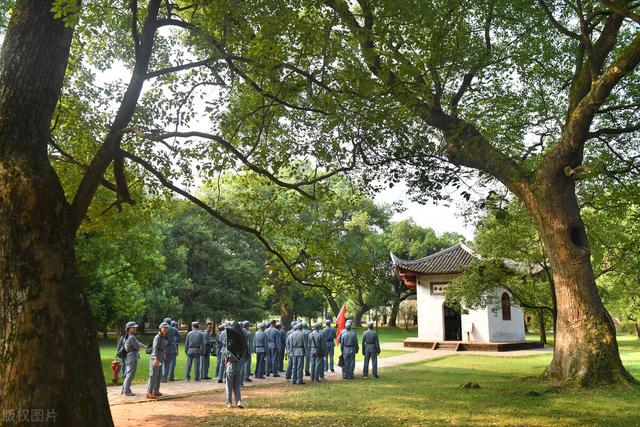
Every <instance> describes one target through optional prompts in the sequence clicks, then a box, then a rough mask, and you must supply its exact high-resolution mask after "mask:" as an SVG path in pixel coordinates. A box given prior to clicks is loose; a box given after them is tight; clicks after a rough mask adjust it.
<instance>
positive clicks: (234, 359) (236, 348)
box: [224, 322, 247, 408]
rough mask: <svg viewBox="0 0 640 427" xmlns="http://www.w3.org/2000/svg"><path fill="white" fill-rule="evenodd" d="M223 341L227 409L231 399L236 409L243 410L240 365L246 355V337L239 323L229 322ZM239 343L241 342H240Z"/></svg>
mask: <svg viewBox="0 0 640 427" xmlns="http://www.w3.org/2000/svg"><path fill="white" fill-rule="evenodd" d="M226 331H227V333H226V335H225V339H224V366H225V380H226V383H227V384H226V397H227V408H231V407H232V406H233V399H232V398H233V397H235V400H236V406H237V407H238V408H244V405H243V403H242V396H241V390H240V384H241V383H242V379H243V378H242V375H243V372H242V365H243V363H244V359H245V357H246V355H247V347H246V336H245V334H244V330H243V328H242V326H241V325H240V324H239V323H236V322H231V324H230V325H229V326H228V327H227V328H226ZM240 341H241V342H240Z"/></svg>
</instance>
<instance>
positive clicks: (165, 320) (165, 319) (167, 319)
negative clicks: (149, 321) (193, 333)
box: [163, 317, 171, 325]
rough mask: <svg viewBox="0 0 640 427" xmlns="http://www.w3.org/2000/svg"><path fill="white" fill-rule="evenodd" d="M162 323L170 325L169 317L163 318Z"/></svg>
mask: <svg viewBox="0 0 640 427" xmlns="http://www.w3.org/2000/svg"><path fill="white" fill-rule="evenodd" d="M163 322H164V323H168V324H169V325H170V324H171V317H165V318H164V320H163Z"/></svg>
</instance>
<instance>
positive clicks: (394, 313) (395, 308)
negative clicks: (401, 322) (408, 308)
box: [389, 298, 400, 328]
mask: <svg viewBox="0 0 640 427" xmlns="http://www.w3.org/2000/svg"><path fill="white" fill-rule="evenodd" d="M399 312H400V298H394V299H393V304H392V305H391V315H390V316H389V327H391V328H397V327H398V321H397V320H398V313H399Z"/></svg>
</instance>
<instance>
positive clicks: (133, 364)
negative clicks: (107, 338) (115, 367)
mask: <svg viewBox="0 0 640 427" xmlns="http://www.w3.org/2000/svg"><path fill="white" fill-rule="evenodd" d="M125 329H126V330H127V338H126V339H125V342H124V349H125V351H126V352H127V357H126V358H125V365H126V370H127V375H126V376H125V378H124V383H123V384H122V391H121V392H120V393H121V394H124V395H125V396H135V394H134V393H132V392H131V383H132V382H133V379H134V378H135V376H136V371H137V370H138V359H140V347H142V348H147V347H146V346H145V345H144V344H141V343H140V341H138V338H136V332H137V331H138V325H136V322H128V323H127V324H126V326H125Z"/></svg>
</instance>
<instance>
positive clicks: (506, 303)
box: [502, 292, 511, 320]
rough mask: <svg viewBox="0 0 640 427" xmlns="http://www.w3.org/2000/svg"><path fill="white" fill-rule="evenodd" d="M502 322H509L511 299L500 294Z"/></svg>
mask: <svg viewBox="0 0 640 427" xmlns="http://www.w3.org/2000/svg"><path fill="white" fill-rule="evenodd" d="M502 320H511V298H510V297H509V294H508V293H506V292H504V293H503V294H502Z"/></svg>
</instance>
